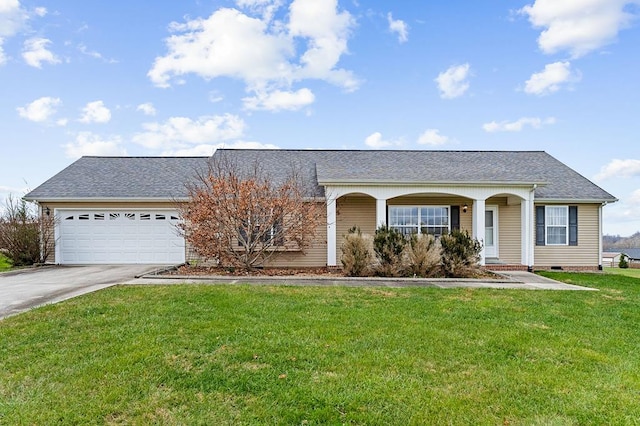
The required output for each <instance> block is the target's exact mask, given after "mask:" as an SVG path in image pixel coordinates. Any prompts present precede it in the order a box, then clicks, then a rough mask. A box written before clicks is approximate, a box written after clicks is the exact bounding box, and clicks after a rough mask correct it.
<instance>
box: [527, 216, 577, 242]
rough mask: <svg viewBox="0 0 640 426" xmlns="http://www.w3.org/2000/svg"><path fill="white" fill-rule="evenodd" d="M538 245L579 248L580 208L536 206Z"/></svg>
mask: <svg viewBox="0 0 640 426" xmlns="http://www.w3.org/2000/svg"><path fill="white" fill-rule="evenodd" d="M536 245H538V246H544V245H549V246H567V245H568V246H577V245H578V206H536Z"/></svg>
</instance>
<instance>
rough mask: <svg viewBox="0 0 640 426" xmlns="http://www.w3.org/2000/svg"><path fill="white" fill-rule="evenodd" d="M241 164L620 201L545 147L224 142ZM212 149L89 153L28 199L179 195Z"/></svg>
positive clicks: (312, 188)
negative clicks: (243, 145)
mask: <svg viewBox="0 0 640 426" xmlns="http://www.w3.org/2000/svg"><path fill="white" fill-rule="evenodd" d="M214 155H215V156H216V157H220V156H223V155H224V156H227V157H228V158H229V159H231V160H232V161H233V162H234V163H236V164H238V165H246V166H247V167H249V166H250V165H252V164H254V163H255V162H257V163H259V164H260V166H261V167H262V169H263V170H264V171H265V173H266V174H268V175H269V176H270V178H271V179H272V180H273V181H274V182H280V181H284V180H285V179H286V178H287V177H288V176H289V174H290V172H291V170H292V167H293V168H295V169H297V170H299V171H300V172H301V175H302V178H303V179H304V181H305V183H306V185H307V188H308V195H310V196H323V195H324V188H323V187H322V185H323V184H330V183H337V182H341V183H348V182H351V183H357V182H361V183H364V182H368V183H388V182H396V183H411V184H416V183H429V182H433V183H442V184H446V183H449V184H456V183H466V182H473V183H487V184H499V183H509V182H511V183H513V182H517V183H522V184H534V183H538V184H541V185H540V186H539V187H538V189H537V190H536V199H553V200H581V201H586V200H592V201H609V202H612V201H616V198H615V197H614V196H612V195H611V194H609V193H608V192H606V191H604V190H603V189H602V188H600V187H598V186H597V185H595V184H594V183H592V182H591V181H589V180H588V179H586V178H585V177H583V176H581V175H580V174H579V173H577V172H576V171H574V170H572V169H571V168H569V167H568V166H566V165H565V164H563V163H561V162H560V161H558V160H556V159H555V158H553V157H552V156H550V155H549V154H547V153H546V152H543V151H347V150H232V149H219V150H218V151H216V153H215V154H214ZM206 162H207V158H206V157H83V158H81V159H79V160H78V161H76V162H75V163H73V164H72V165H70V166H69V167H67V168H66V169H64V170H63V171H61V172H60V173H58V174H57V175H55V176H54V177H52V178H51V179H49V180H48V181H47V182H45V183H43V184H42V185H41V186H39V187H38V188H36V189H35V190H33V191H32V192H30V193H29V194H27V196H26V197H25V198H26V199H28V200H45V199H64V198H67V199H82V198H88V199H91V198H96V199H104V198H119V199H126V198H166V199H171V198H178V197H181V196H184V195H185V187H184V183H185V182H187V181H188V180H189V179H191V178H192V177H193V175H194V172H195V170H196V169H202V168H203V167H206Z"/></svg>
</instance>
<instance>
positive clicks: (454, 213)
mask: <svg viewBox="0 0 640 426" xmlns="http://www.w3.org/2000/svg"><path fill="white" fill-rule="evenodd" d="M451 230H452V231H459V230H460V206H451Z"/></svg>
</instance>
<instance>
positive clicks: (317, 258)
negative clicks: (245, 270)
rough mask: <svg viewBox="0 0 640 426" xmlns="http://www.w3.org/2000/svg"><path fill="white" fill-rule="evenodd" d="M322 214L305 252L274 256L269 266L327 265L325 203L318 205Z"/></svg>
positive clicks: (299, 266)
mask: <svg viewBox="0 0 640 426" xmlns="http://www.w3.org/2000/svg"><path fill="white" fill-rule="evenodd" d="M318 210H319V211H320V215H321V216H322V218H321V220H320V224H319V225H318V228H317V229H316V235H315V238H314V239H313V242H312V243H311V246H310V247H308V248H307V249H306V250H305V251H304V252H301V251H285V252H282V253H279V254H277V255H276V257H274V258H272V259H271V260H270V261H269V263H267V264H266V265H265V266H267V267H280V268H311V267H323V266H327V208H326V206H325V204H324V203H322V204H321V205H319V206H318Z"/></svg>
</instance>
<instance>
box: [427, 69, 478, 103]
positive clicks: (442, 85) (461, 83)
mask: <svg viewBox="0 0 640 426" xmlns="http://www.w3.org/2000/svg"><path fill="white" fill-rule="evenodd" d="M469 70H470V67H469V64H468V63H467V64H464V65H457V66H455V65H454V66H451V67H449V69H447V70H446V71H443V72H441V73H440V74H438V77H436V79H435V81H436V83H438V89H440V97H441V98H444V99H453V98H457V97H459V96H462V95H463V94H464V92H466V91H467V89H468V88H469V81H468V80H467V79H468V78H469V74H470V73H469Z"/></svg>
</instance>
